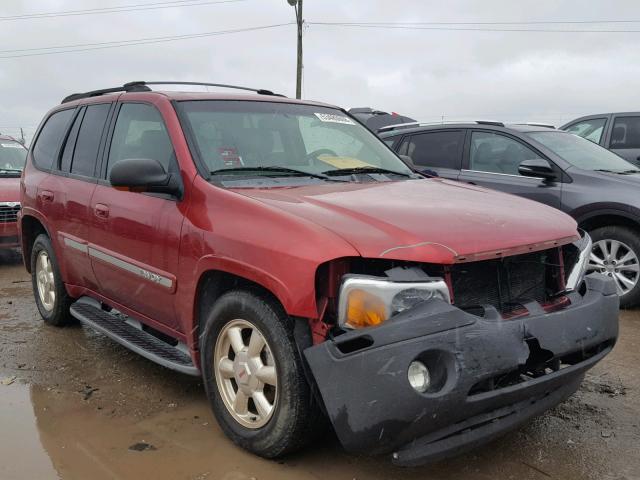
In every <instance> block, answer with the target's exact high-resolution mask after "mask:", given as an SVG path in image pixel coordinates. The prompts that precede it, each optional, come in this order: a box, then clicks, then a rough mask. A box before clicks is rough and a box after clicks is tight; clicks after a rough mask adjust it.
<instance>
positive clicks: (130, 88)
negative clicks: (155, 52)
mask: <svg viewBox="0 0 640 480" xmlns="http://www.w3.org/2000/svg"><path fill="white" fill-rule="evenodd" d="M149 85H197V86H202V87H220V88H232V89H235V90H246V91H249V92H255V93H257V94H258V95H272V96H274V97H284V95H281V94H279V93H274V92H272V91H271V90H265V89H256V88H249V87H240V86H237V85H227V84H224V83H205V82H173V81H154V82H146V81H144V80H139V81H135V82H128V83H125V84H124V85H122V86H121V87H113V88H103V89H100V90H92V91H90V92H85V93H73V94H71V95H69V96H67V97H65V98H63V99H62V103H67V102H72V101H74V100H80V99H82V98H91V97H97V96H100V95H104V94H105V93H116V92H150V91H151V88H149Z"/></svg>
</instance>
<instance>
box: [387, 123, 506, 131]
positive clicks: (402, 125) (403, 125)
mask: <svg viewBox="0 0 640 480" xmlns="http://www.w3.org/2000/svg"><path fill="white" fill-rule="evenodd" d="M459 123H475V124H477V125H495V126H496V127H504V123H502V122H498V121H495V120H444V121H440V122H409V123H397V124H395V125H387V126H385V127H381V128H379V129H378V133H380V132H389V131H392V130H396V129H401V128H411V127H428V126H431V125H450V124H459Z"/></svg>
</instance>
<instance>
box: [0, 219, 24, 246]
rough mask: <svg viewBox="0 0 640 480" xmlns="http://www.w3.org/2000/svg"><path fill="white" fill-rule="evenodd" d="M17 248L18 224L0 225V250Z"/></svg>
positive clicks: (18, 242)
mask: <svg viewBox="0 0 640 480" xmlns="http://www.w3.org/2000/svg"><path fill="white" fill-rule="evenodd" d="M19 246H20V237H19V236H18V223H17V222H7V223H4V222H3V223H0V249H2V248H16V247H19Z"/></svg>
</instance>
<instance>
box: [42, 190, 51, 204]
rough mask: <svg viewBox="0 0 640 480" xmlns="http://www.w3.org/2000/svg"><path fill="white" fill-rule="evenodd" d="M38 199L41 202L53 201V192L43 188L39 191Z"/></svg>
mask: <svg viewBox="0 0 640 480" xmlns="http://www.w3.org/2000/svg"><path fill="white" fill-rule="evenodd" d="M40 199H41V200H42V201H43V202H53V192H50V191H49V190H43V191H42V192H40Z"/></svg>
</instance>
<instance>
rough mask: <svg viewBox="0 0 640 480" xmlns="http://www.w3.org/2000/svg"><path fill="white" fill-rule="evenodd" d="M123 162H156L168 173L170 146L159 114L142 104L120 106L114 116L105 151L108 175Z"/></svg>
mask: <svg viewBox="0 0 640 480" xmlns="http://www.w3.org/2000/svg"><path fill="white" fill-rule="evenodd" d="M127 158H149V159H153V160H157V161H158V162H160V164H161V165H162V166H163V167H164V169H165V171H169V166H170V164H171V162H172V160H173V159H174V158H175V153H174V150H173V145H172V144H171V139H170V138H169V133H168V132H167V128H166V127H165V124H164V121H163V120H162V116H161V115H160V112H159V111H158V110H157V109H156V108H155V107H153V106H151V105H147V104H144V103H124V104H123V105H122V107H121V108H120V112H119V113H118V119H117V120H116V126H115V129H114V131H113V140H112V141H111V149H110V150H109V160H108V167H107V169H108V171H111V168H112V167H113V165H114V164H115V163H116V162H117V161H119V160H124V159H127Z"/></svg>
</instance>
